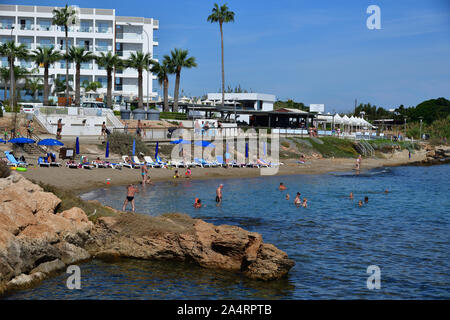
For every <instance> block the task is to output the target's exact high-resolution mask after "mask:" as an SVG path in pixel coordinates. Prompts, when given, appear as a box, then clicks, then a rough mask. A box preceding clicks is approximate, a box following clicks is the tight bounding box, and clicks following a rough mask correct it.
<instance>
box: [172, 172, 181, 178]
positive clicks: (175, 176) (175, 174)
mask: <svg viewBox="0 0 450 320" xmlns="http://www.w3.org/2000/svg"><path fill="white" fill-rule="evenodd" d="M179 177H180V175H179V174H178V170H175V173H174V175H173V178H174V179H178V178H179Z"/></svg>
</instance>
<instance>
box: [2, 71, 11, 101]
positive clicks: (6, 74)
mask: <svg viewBox="0 0 450 320" xmlns="http://www.w3.org/2000/svg"><path fill="white" fill-rule="evenodd" d="M9 78H10V76H9V69H8V68H7V67H1V68H0V79H2V81H3V83H4V86H3V94H4V98H3V101H6V93H7V91H8V82H9Z"/></svg>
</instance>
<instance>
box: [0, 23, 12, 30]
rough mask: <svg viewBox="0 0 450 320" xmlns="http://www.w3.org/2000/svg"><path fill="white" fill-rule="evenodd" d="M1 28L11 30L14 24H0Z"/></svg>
mask: <svg viewBox="0 0 450 320" xmlns="http://www.w3.org/2000/svg"><path fill="white" fill-rule="evenodd" d="M0 29H3V30H11V29H12V24H3V23H2V24H0Z"/></svg>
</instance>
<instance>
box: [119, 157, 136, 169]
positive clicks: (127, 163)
mask: <svg viewBox="0 0 450 320" xmlns="http://www.w3.org/2000/svg"><path fill="white" fill-rule="evenodd" d="M127 158H128V159H130V157H128V156H122V160H123V162H122V163H121V165H122V166H124V167H126V168H130V169H134V168H136V169H138V168H140V165H139V163H135V162H133V161H132V162H127V160H126V159H127ZM130 160H131V159H130Z"/></svg>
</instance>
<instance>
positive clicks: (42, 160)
mask: <svg viewBox="0 0 450 320" xmlns="http://www.w3.org/2000/svg"><path fill="white" fill-rule="evenodd" d="M38 165H39V167H47V168H50V162H48V161H47V159H46V158H43V157H39V158H38Z"/></svg>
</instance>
